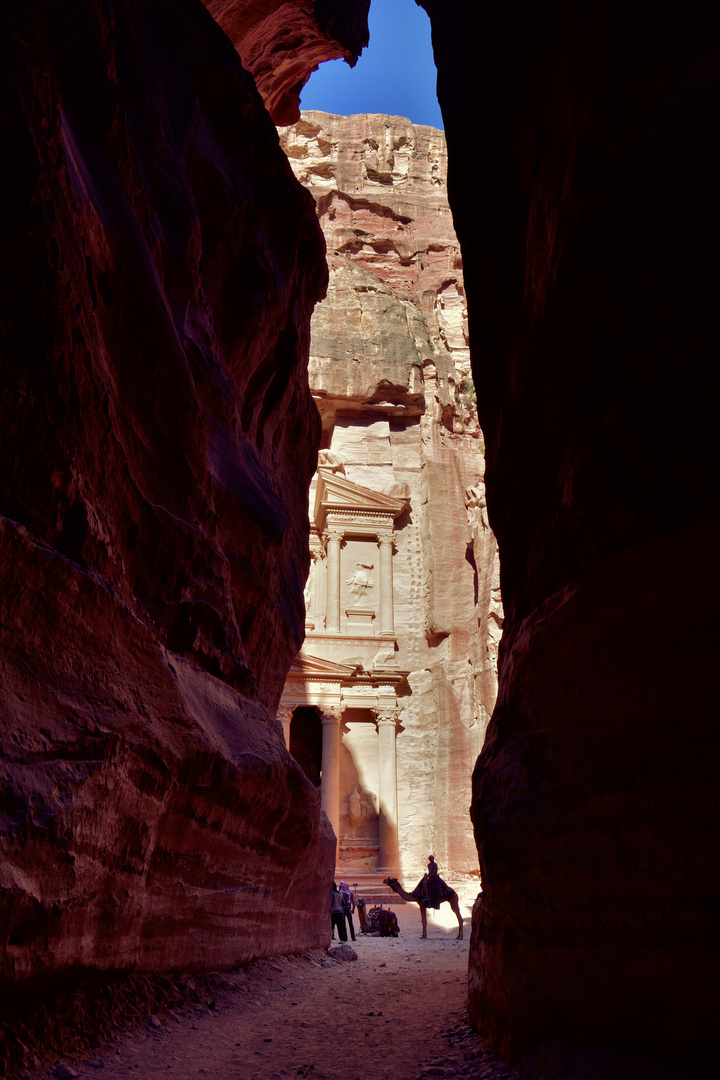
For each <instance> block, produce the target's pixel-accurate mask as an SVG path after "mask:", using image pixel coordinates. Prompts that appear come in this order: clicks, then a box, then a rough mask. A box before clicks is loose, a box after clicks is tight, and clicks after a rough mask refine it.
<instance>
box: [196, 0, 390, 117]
mask: <svg viewBox="0 0 720 1080" xmlns="http://www.w3.org/2000/svg"><path fill="white" fill-rule="evenodd" d="M203 3H204V4H205V6H206V8H207V9H208V11H209V12H210V14H211V15H212V16H213V17H214V18H215V19H217V21H218V23H219V24H220V26H221V27H222V28H223V30H224V31H225V33H226V34H227V35H228V37H229V38H230V40H231V41H232V43H233V45H234V46H235V47H236V49H237V50H238V52H239V53H240V56H241V58H242V62H243V64H244V66H245V67H246V68H247V69H248V71H251V72H252V73H253V75H254V76H255V82H256V83H257V88H258V90H259V91H260V93H261V94H262V97H263V100H264V102H265V105H266V106H267V109H268V112H269V113H270V115H271V116H272V118H273V120H274V121H275V123H276V124H292V123H294V122H295V121H296V120H297V119H298V118H299V116H300V93H301V91H302V88H303V86H304V85H305V83H306V82H307V80H308V79H309V78H310V75H311V74H312V72H313V71H316V70H317V68H318V65H319V64H321V63H322V62H323V60H335V59H339V58H340V57H342V59H344V60H345V61H346V62H347V63H348V64H349V65H350V67H354V66H355V64H356V63H357V59H358V56H359V55H360V53H361V52H362V50H363V48H364V46H365V45H367V43H368V40H369V33H368V26H367V15H368V10H369V8H370V0H353V2H352V3H347V0H286V2H283V0H261V2H259V3H256V2H255V0H203Z"/></svg>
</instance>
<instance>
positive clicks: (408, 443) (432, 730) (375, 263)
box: [281, 112, 502, 897]
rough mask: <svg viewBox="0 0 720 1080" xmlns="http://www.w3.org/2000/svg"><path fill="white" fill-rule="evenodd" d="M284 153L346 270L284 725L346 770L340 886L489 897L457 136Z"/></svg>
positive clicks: (313, 375)
mask: <svg viewBox="0 0 720 1080" xmlns="http://www.w3.org/2000/svg"><path fill="white" fill-rule="evenodd" d="M281 143H282V146H283V148H284V149H285V151H286V153H287V154H288V156H289V158H290V161H291V164H292V166H293V169H294V170H295V173H296V175H297V176H298V177H299V179H300V180H302V182H303V183H304V184H306V185H307V186H308V187H309V188H310V190H311V191H312V193H313V195H314V196H315V198H316V201H317V206H318V215H319V218H320V222H321V225H322V228H323V232H324V233H325V238H326V242H327V247H328V262H329V266H330V281H329V285H328V293H327V297H326V298H325V300H323V301H322V302H321V303H320V304H318V306H317V308H316V309H315V312H314V314H313V319H312V332H311V346H310V385H311V388H312V391H313V394H314V396H315V400H316V402H317V405H318V408H319V409H320V414H321V417H322V422H323V442H322V446H323V448H324V449H323V450H321V453H320V462H319V466H320V467H319V476H318V479H317V480H316V483H314V484H313V487H312V489H311V497H310V517H311V526H312V528H311V550H312V553H313V564H312V568H311V573H310V578H309V581H308V588H307V590H306V604H307V622H306V627H307V635H306V639H305V644H304V646H303V651H302V653H301V654H300V656H299V657H298V659H297V660H296V662H295V664H294V665H293V668H292V669H291V672H290V676H289V678H288V683H287V685H286V687H285V691H284V693H283V698H282V710H283V711H282V718H283V721H284V723H285V724H286V727H287V729H288V738H289V742H290V747H291V749H292V750H293V751H294V752H295V753H296V754H297V755H298V756H299V759H300V760H302V761H303V762H304V764H305V767H306V770H307V771H308V773H309V774H311V773H312V772H313V768H314V765H313V761H314V760H315V759H317V760H318V761H319V756H320V755H321V754H322V753H323V752H325V753H330V752H331V751H332V753H333V754H334V753H335V749H333V748H334V747H336V748H337V778H336V781H335V780H334V781H333V785H332V788H331V786H330V781H329V778H328V772H327V769H326V768H325V765H323V804H324V806H325V808H326V810H327V811H328V814H329V816H330V819H331V821H332V823H333V825H334V827H335V829H336V832H337V833H338V836H339V849H338V867H339V869H338V873H339V874H340V875H341V876H344V877H350V878H352V880H353V881H355V880H358V881H359V883H362V881H363V880H366V881H367V882H368V884H369V880H370V879H369V878H368V877H367V876H368V875H370V877H372V875H373V874H377V875H380V876H382V874H383V873H384V874H387V873H393V874H396V873H399V872H402V873H403V874H404V875H408V876H409V878H410V879H412V880H413V884H414V883H415V881H416V880H417V877H419V875H420V873H421V872H422V871H423V870H424V868H425V864H426V860H427V855H428V853H429V852H430V851H433V852H434V854H435V856H436V858H437V859H438V862H439V863H440V865H441V867H442V869H443V872H444V873H445V874H446V875H447V876H448V877H450V878H452V880H453V881H455V882H457V883H458V885H461V884H462V883H463V882H464V883H465V886H466V888H465V893H466V894H467V895H470V894H472V896H473V897H474V894H475V892H477V863H476V853H475V846H474V842H473V839H472V833H471V828H470V822H469V819H468V817H467V806H468V804H469V800H470V766H469V762H470V761H472V760H474V757H475V756H476V754H477V752H478V751H479V749H480V747H481V745H482V740H483V737H484V733H485V728H486V724H487V719H488V716H489V714H490V711H491V710H492V707H493V704H494V700H495V691H496V657H497V643H498V640H499V637H500V627H501V624H502V606H501V603H500V595H499V577H498V566H497V554H496V547H495V541H494V537H493V535H492V532H491V531H490V529H489V526H488V521H487V516H486V514H485V510H484V507H485V495H484V483H483V475H484V455H483V440H482V434H481V432H480V428H479V426H478V421H477V412H476V409H475V399H474V392H473V388H472V382H471V379H470V370H469V349H468V341H467V313H466V310H465V292H464V283H463V272H462V261H461V258H460V252H459V247H458V243H457V238H456V236H455V233H454V230H453V225H452V217H451V215H450V212H449V208H448V203H447V188H446V151H445V140H444V136H443V134H442V132H440V131H437V130H435V129H433V128H430V127H420V126H416V125H413V124H411V123H410V122H409V121H407V120H404V119H403V118H401V117H388V116H373V115H371V116H350V117H339V116H331V115H327V114H325V113H320V112H306V113H303V114H302V117H301V119H300V121H299V122H298V123H297V124H295V125H293V126H292V127H289V128H285V129H283V130H282V131H281ZM331 717H334V718H336V719H337V721H338V722H341V723H342V730H340V729H339V728H337V727H336V726H334V723H333V721H332V720H331V719H330V718H331ZM313 755H314V756H313ZM329 760H330V759H328V761H329ZM314 775H315V778H316V780H318V781H319V769H316V770H315V773H314Z"/></svg>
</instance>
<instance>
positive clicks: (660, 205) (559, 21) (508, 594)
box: [424, 0, 720, 1060]
mask: <svg viewBox="0 0 720 1080" xmlns="http://www.w3.org/2000/svg"><path fill="white" fill-rule="evenodd" d="M424 6H425V7H426V8H427V10H428V11H429V12H430V14H431V17H432V22H433V40H434V46H435V53H436V58H437V61H438V66H439V80H438V86H439V94H440V101H441V106H442V108H443V115H444V117H445V122H446V132H447V138H448V149H449V155H450V180H449V190H450V202H451V204H452V207H453V214H454V217H455V222H456V226H457V229H458V235H459V237H460V240H461V243H462V247H463V254H464V259H465V282H466V285H467V290H468V302H469V307H470V319H471V327H472V335H473V336H472V346H473V349H474V364H475V373H476V378H477V381H478V404H479V413H480V421H481V423H482V426H483V430H484V432H485V435H486V439H487V455H488V457H487V460H488V464H487V501H488V509H489V516H490V522H491V524H492V527H493V529H494V530H495V532H496V534H497V536H498V542H499V546H500V557H501V566H502V591H503V599H504V601H505V603H506V605H507V613H508V622H507V624H506V630H505V637H504V640H503V647H502V657H501V675H500V691H499V698H498V705H497V708H496V710H495V714H494V717H493V720H492V722H491V725H490V729H489V732H488V739H487V742H486V746H485V749H484V750H483V753H482V756H481V757H480V760H479V762H478V765H477V769H476V773H475V782H474V799H473V819H474V823H475V830H476V836H477V840H478V847H479V852H480V859H481V865H482V871H483V888H484V895H483V903H482V905H481V907H480V908H479V909H478V912H477V917H476V924H475V930H474V936H473V948H472V958H471V969H470V1007H471V1014H472V1017H473V1019H474V1022H475V1023H477V1024H480V1025H481V1026H482V1027H483V1028H484V1029H485V1030H486V1031H488V1032H489V1033H490V1035H491V1037H492V1040H493V1043H494V1045H495V1046H496V1047H500V1048H501V1049H502V1050H503V1051H504V1052H508V1053H510V1052H517V1051H518V1050H520V1049H522V1048H523V1047H524V1046H526V1045H528V1044H530V1043H532V1042H536V1041H539V1040H542V1039H547V1038H548V1037H552V1036H556V1037H557V1036H561V1037H565V1038H568V1039H570V1040H571V1041H573V1042H578V1043H580V1042H582V1041H592V1042H601V1043H604V1044H607V1043H611V1042H615V1043H618V1042H620V1043H626V1044H628V1045H635V1046H637V1045H639V1044H645V1045H649V1046H651V1047H653V1048H654V1049H655V1050H656V1051H657V1050H658V1049H659V1048H661V1047H665V1048H669V1049H674V1050H680V1051H687V1049H688V1048H690V1047H692V1049H693V1052H698V1053H703V1052H705V1053H707V1054H711V1055H715V1060H717V1056H716V1055H717V1053H718V1043H717V1038H718V1026H717V1021H716V1016H715V1015H714V1011H715V1007H714V1002H716V1001H717V1000H718V996H719V991H720V987H719V985H718V978H719V969H718V964H717V957H716V945H717V933H718V929H717V897H718V895H719V894H720V880H719V877H718V875H719V871H718V861H717V859H716V858H715V856H714V853H715V852H716V851H717V850H718V846H719V840H720V826H719V823H718V813H717V794H716V793H717V776H718V770H719V767H720V761H719V759H718V757H719V756H718V747H719V740H718V733H717V723H716V717H717V689H716V683H717V674H716V673H717V656H718V648H719V645H720V642H719V641H718V618H717V611H718V602H719V601H720V589H719V584H720V583H719V581H718V551H717V535H718V491H719V489H718V485H717V477H716V475H715V462H716V461H717V460H718V459H719V458H720V447H719V446H718V425H717V414H718V404H719V403H718V378H717V357H718V353H719V349H718V346H719V344H720V342H719V341H718V321H717V312H718V310H720V302H719V299H718V279H719V277H720V275H719V274H718V270H717V251H718V224H719V221H718V202H717V188H718V180H719V179H720V177H719V175H718V172H719V170H718V157H717V145H718V125H717V116H718V104H719V97H720V95H719V87H718V71H719V70H720V63H719V62H718V52H717V41H718V37H717V32H718V22H719V20H720V15H719V13H718V11H717V9H716V8H711V7H708V6H707V5H706V4H702V3H696V2H691V3H690V4H687V5H684V6H683V8H682V10H680V9H675V10H673V11H672V12H670V11H664V10H661V9H660V8H653V9H652V13H650V11H649V9H648V8H646V6H645V5H630V6H628V5H625V4H620V3H616V2H612V3H610V4H606V5H603V6H602V7H601V8H599V7H596V8H595V9H592V10H590V9H588V11H587V12H586V13H585V15H586V16H587V17H585V16H583V18H582V19H579V18H578V17H577V11H575V10H574V9H572V7H568V6H564V7H558V6H557V5H553V4H550V3H540V4H538V3H525V2H518V0H515V2H511V3H506V2H503V3H490V4H483V5H469V4H461V3H453V2H452V0H450V2H449V3H446V2H442V3H440V2H436V0H424Z"/></svg>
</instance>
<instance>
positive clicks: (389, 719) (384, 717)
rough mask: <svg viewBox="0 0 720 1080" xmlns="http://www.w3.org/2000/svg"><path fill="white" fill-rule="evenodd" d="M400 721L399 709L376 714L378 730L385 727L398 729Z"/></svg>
mask: <svg viewBox="0 0 720 1080" xmlns="http://www.w3.org/2000/svg"><path fill="white" fill-rule="evenodd" d="M399 719H400V710H399V709H383V711H382V712H378V713H376V714H375V722H376V723H377V726H378V728H380V727H385V726H386V725H387V726H390V725H392V726H393V727H395V728H396V727H397V725H398V721H399Z"/></svg>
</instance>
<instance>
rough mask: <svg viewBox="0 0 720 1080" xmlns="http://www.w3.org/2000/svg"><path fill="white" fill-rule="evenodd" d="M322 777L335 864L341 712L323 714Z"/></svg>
mask: <svg viewBox="0 0 720 1080" xmlns="http://www.w3.org/2000/svg"><path fill="white" fill-rule="evenodd" d="M321 719H322V779H321V782H320V806H321V807H322V809H323V810H324V811H325V813H326V814H327V816H328V818H329V820H330V824H331V825H332V827H333V832H334V833H335V839H336V847H335V865H336V866H337V863H338V848H339V845H340V739H341V733H340V713H339V711H338V712H337V713H336V712H324V713H323V714H322V717H321Z"/></svg>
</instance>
